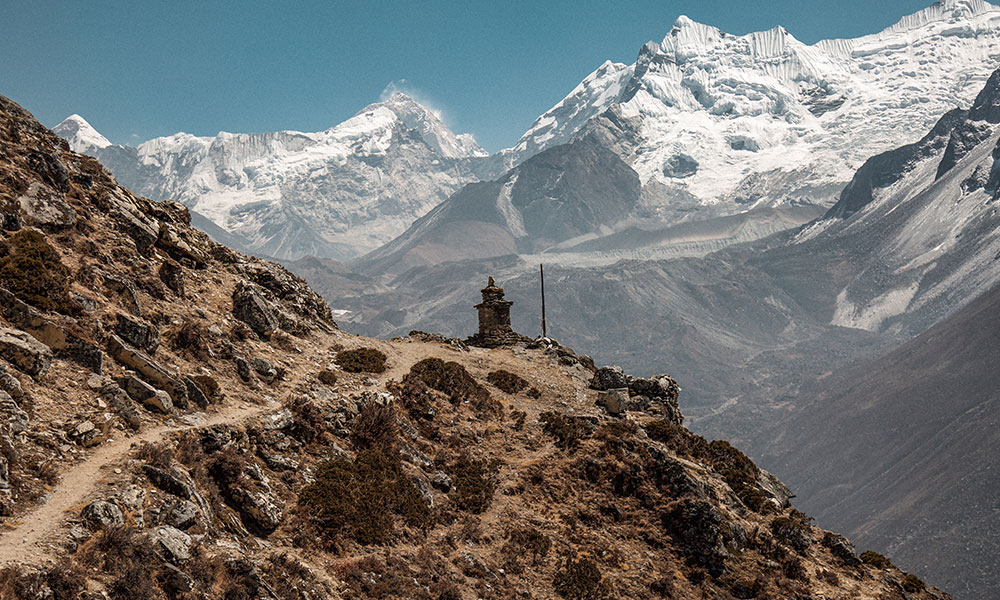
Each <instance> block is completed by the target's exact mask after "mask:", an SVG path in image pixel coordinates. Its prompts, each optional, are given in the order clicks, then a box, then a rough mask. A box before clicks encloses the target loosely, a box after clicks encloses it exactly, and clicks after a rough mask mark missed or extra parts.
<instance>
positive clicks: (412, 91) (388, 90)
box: [379, 79, 451, 127]
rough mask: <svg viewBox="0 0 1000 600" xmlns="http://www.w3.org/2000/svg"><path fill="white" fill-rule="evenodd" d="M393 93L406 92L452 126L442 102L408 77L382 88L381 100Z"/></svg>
mask: <svg viewBox="0 0 1000 600" xmlns="http://www.w3.org/2000/svg"><path fill="white" fill-rule="evenodd" d="M393 94H406V95H407V96H409V97H410V98H413V99H414V100H416V101H417V102H419V103H420V104H421V105H423V106H424V108H426V109H427V110H429V111H431V112H432V113H434V116H435V117H437V118H439V119H441V121H443V122H444V124H445V125H447V126H448V127H451V123H450V119H449V118H448V115H447V113H446V112H445V110H444V109H442V108H441V104H440V103H439V102H437V101H436V100H434V99H433V98H431V97H430V95H428V94H427V93H426V92H424V91H422V90H419V89H417V88H415V87H414V86H413V85H411V84H410V82H409V81H407V80H406V79H397V80H395V81H390V82H389V83H388V84H386V86H385V88H383V89H382V93H381V94H379V102H385V101H386V100H388V99H389V98H391V97H392V95H393Z"/></svg>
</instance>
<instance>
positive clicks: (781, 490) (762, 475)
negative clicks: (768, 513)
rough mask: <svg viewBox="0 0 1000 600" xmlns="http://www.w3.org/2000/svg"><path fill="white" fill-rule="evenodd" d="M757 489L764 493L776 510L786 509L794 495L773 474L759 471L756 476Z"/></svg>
mask: <svg viewBox="0 0 1000 600" xmlns="http://www.w3.org/2000/svg"><path fill="white" fill-rule="evenodd" d="M757 489H758V490H760V491H761V492H763V493H764V495H765V496H767V497H768V498H769V499H770V500H771V502H773V503H774V505H775V506H776V507H777V508H778V509H784V508H788V507H789V506H790V505H791V502H790V500H791V499H792V498H794V497H795V493H794V492H792V490H791V489H790V488H789V487H788V486H787V485H785V483H784V482H783V481H781V480H780V479H778V478H777V477H775V476H774V475H773V474H771V473H769V472H768V471H765V470H764V469H760V472H759V473H758V474H757Z"/></svg>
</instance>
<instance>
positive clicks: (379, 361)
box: [336, 348, 385, 373]
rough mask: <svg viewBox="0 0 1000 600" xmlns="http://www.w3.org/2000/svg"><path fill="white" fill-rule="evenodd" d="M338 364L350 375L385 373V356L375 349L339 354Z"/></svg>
mask: <svg viewBox="0 0 1000 600" xmlns="http://www.w3.org/2000/svg"><path fill="white" fill-rule="evenodd" d="M336 361H337V364H338V365H340V368H341V369H343V370H345V371H347V372H348V373H384V372H385V354H383V353H382V352H380V351H378V350H376V349H375V348H355V349H354V350H341V351H340V352H338V353H337V357H336Z"/></svg>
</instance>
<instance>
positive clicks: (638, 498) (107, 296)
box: [0, 98, 948, 600]
mask: <svg viewBox="0 0 1000 600" xmlns="http://www.w3.org/2000/svg"><path fill="white" fill-rule="evenodd" d="M0 142H2V143H0V201H2V203H3V219H2V220H3V224H4V227H3V231H2V232H0V238H2V242H3V243H2V245H0V249H2V250H3V252H0V287H4V289H6V290H7V292H9V294H10V295H11V296H12V298H8V301H7V302H5V303H4V306H5V307H6V308H5V311H4V312H3V313H2V314H0V318H2V323H0V324H2V326H3V327H4V330H3V331H2V332H0V357H2V358H3V362H4V364H5V365H8V364H9V367H6V366H5V369H4V371H5V372H4V373H2V374H0V385H2V386H3V388H4V390H5V392H4V394H3V395H0V410H3V411H4V412H5V415H6V418H5V420H4V421H3V427H2V435H0V457H2V460H0V476H2V477H0V481H2V485H0V494H2V497H3V506H4V511H5V515H4V516H3V517H0V518H2V519H3V526H4V528H5V529H6V530H7V531H5V532H3V534H2V535H0V563H3V564H4V565H6V566H5V567H4V568H3V569H2V570H0V598H3V599H4V600H6V599H7V598H18V599H22V598H32V599H34V598H38V599H42V598H51V599H53V600H62V599H63V598H67V599H68V598H86V599H88V600H89V599H96V598H110V599H111V600H130V599H133V598H136V599H138V598H170V599H173V598H178V599H189V598H268V599H270V600H275V599H278V600H293V599H294V600H303V599H305V598H310V599H315V598H389V597H400V596H406V597H412V598H428V599H456V598H473V597H476V598H508V597H517V596H520V597H537V598H555V597H562V598H603V597H607V598H612V597H629V598H657V597H675V598H678V597H679V598H709V597H712V598H717V597H741V598H746V597H770V596H774V595H819V594H823V595H825V596H827V597H830V596H833V595H838V594H839V595H844V596H849V597H855V598H921V599H923V598H947V597H948V596H947V595H946V594H943V593H942V592H939V591H937V590H935V589H933V588H930V587H927V586H925V585H924V583H923V582H922V581H920V579H919V578H917V577H916V576H914V575H907V574H905V573H903V572H901V571H900V570H899V569H897V568H896V567H895V566H893V565H892V564H891V563H890V562H889V561H887V560H886V559H885V558H884V557H880V556H878V555H875V554H872V553H862V554H861V555H860V557H859V556H856V555H855V553H854V550H853V548H852V547H851V546H850V544H849V542H847V541H846V540H845V539H844V538H843V537H841V536H838V535H835V534H831V533H827V532H823V531H822V530H820V529H818V528H816V527H814V526H813V525H811V524H810V523H809V520H808V518H807V517H805V516H804V515H802V514H801V513H799V512H797V511H795V510H794V509H792V508H790V507H789V505H788V502H789V496H790V492H789V491H788V490H787V488H785V487H784V486H783V485H781V484H780V482H779V481H778V480H777V478H775V477H773V476H772V475H770V474H768V473H766V472H765V471H762V470H760V469H759V468H757V467H756V466H755V465H753V463H752V462H750V461H749V460H748V459H747V458H746V457H745V456H744V455H743V454H742V453H740V452H739V451H738V450H736V449H735V448H733V447H731V446H730V445H729V444H727V443H725V442H712V443H708V442H707V441H706V440H704V439H702V438H700V437H698V436H695V435H693V434H691V433H690V432H689V431H687V430H686V429H685V428H684V427H683V425H682V424H683V420H682V419H683V417H682V416H681V413H680V410H679V407H678V394H679V388H678V387H677V385H676V382H675V381H674V380H673V379H672V378H671V377H669V376H665V375H664V376H657V377H655V378H650V379H644V378H634V377H628V376H626V375H625V374H624V372H622V371H621V370H620V369H615V368H605V369H596V368H595V367H594V366H593V363H592V361H590V360H588V359H587V358H586V357H584V356H580V355H577V354H576V353H575V352H574V351H573V350H571V349H569V348H567V347H565V346H561V345H559V344H557V343H555V342H553V341H551V340H538V341H537V342H534V343H532V344H530V345H528V344H518V345H515V346H513V347H508V348H499V349H470V348H467V347H464V346H463V345H462V344H460V343H451V342H448V341H446V340H438V338H436V337H435V336H428V335H426V334H423V335H421V334H416V333H415V334H414V335H412V336H410V337H407V338H401V339H397V340H392V341H388V342H383V341H377V340H369V339H364V338H359V337H356V336H353V335H349V334H345V333H342V332H340V331H339V330H338V329H337V328H336V325H335V324H334V322H333V320H332V319H331V314H330V311H329V308H328V307H327V306H326V304H325V303H323V302H322V300H320V299H319V298H318V296H316V295H315V294H314V293H313V292H312V291H311V290H309V288H308V287H307V286H305V285H304V284H303V283H302V282H301V280H298V279H297V278H295V277H293V276H291V275H290V274H289V273H288V272H287V271H285V270H284V269H282V268H281V267H278V266H276V265H273V264H271V263H267V262H264V261H260V260H257V259H252V258H248V257H245V256H241V255H239V254H237V253H235V252H233V251H232V250H230V249H228V248H225V247H224V246H220V245H219V244H216V243H214V242H212V241H211V240H209V239H208V238H207V236H205V235H204V234H202V233H200V232H198V231H197V230H195V229H193V228H191V227H190V226H189V224H188V217H187V212H186V210H185V209H184V208H183V207H182V206H181V205H179V204H175V203H156V202H151V201H149V200H146V199H144V198H141V197H137V196H135V195H133V194H132V193H130V192H128V191H127V190H125V189H123V188H121V187H119V186H117V185H116V184H115V182H114V180H113V179H112V178H111V177H110V175H109V173H108V172H107V171H106V170H105V169H103V167H101V166H100V164H99V163H97V162H96V161H94V160H93V159H91V158H88V157H85V156H80V155H78V154H74V153H72V152H70V151H68V149H67V148H66V146H65V145H64V144H63V143H62V142H60V141H59V139H58V138H57V137H56V136H55V135H54V134H52V133H51V132H49V131H47V130H45V129H44V128H43V127H42V126H41V125H40V124H38V123H37V121H35V120H34V119H33V118H32V117H31V116H30V115H29V114H28V113H27V112H25V111H24V110H23V109H21V108H20V107H19V106H17V105H16V104H14V103H13V102H10V101H9V100H7V99H6V98H0ZM28 195H30V196H31V199H29V200H27V201H24V200H23V199H24V198H25V197H26V196H28ZM49 208H52V209H53V210H49ZM29 268H30V269H32V271H30V274H31V275H32V277H25V274H26V273H29V272H28V271H26V269H29ZM15 275H16V276H15ZM15 300H16V301H15ZM437 357H443V358H437ZM484 382H487V383H484ZM622 386H624V387H622ZM608 393H611V395H612V396H613V397H614V398H616V399H618V400H623V401H624V406H621V405H612V403H610V402H609V401H608V400H609V399H608V397H607V394H608ZM602 394H604V395H605V397H604V401H603V402H602V404H603V408H602V407H599V406H597V402H598V400H600V398H601V395H602ZM133 442H135V443H133Z"/></svg>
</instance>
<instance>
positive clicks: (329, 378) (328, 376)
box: [316, 369, 337, 387]
mask: <svg viewBox="0 0 1000 600" xmlns="http://www.w3.org/2000/svg"><path fill="white" fill-rule="evenodd" d="M316 379H319V381H320V383H322V384H323V385H328V386H331V387H333V386H334V385H336V384H337V374H336V373H334V372H333V371H331V370H330V369H323V370H322V371H320V372H319V375H317V376H316Z"/></svg>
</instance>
